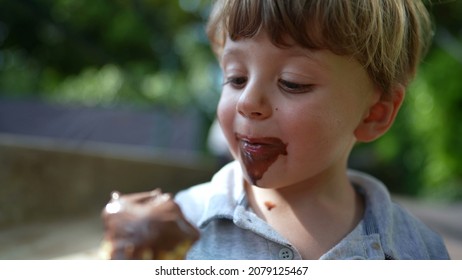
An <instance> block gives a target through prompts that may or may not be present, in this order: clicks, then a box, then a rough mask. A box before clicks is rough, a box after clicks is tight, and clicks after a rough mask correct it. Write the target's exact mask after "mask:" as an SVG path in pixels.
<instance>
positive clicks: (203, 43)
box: [0, 0, 462, 199]
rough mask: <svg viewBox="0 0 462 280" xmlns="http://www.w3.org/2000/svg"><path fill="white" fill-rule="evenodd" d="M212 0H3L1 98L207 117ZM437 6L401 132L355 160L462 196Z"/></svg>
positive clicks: (451, 51) (210, 113)
mask: <svg viewBox="0 0 462 280" xmlns="http://www.w3.org/2000/svg"><path fill="white" fill-rule="evenodd" d="M209 2H210V1H207V0H172V1H165V0H97V1H94V0H0V7H1V8H0V96H8V97H17V98H36V99H40V100H46V101H48V102H61V103H78V104H84V105H88V106H114V105H117V104H131V105H133V106H151V105H159V104H160V105H164V106H169V107H177V108H182V106H191V105H192V106H195V107H197V108H199V109H200V110H201V111H202V112H203V115H204V118H205V119H207V120H208V121H211V120H212V119H213V118H214V116H215V106H216V104H217V102H218V98H219V93H218V92H219V87H220V82H221V78H220V70H219V68H218V66H217V64H216V61H215V59H214V57H213V54H212V52H211V51H210V48H209V45H208V42H207V38H206V35H205V32H204V23H205V21H206V18H207V16H208V13H209V9H210V6H209V4H210V3H209ZM428 2H429V1H426V3H428ZM430 2H432V4H428V6H429V8H430V10H431V12H432V14H433V15H434V22H435V27H436V36H435V43H434V45H433V47H432V49H431V50H430V52H429V54H428V56H427V58H426V59H425V61H424V63H423V65H422V67H421V69H420V72H419V73H418V76H417V77H416V79H415V81H414V82H413V83H412V85H411V86H410V88H409V91H408V93H407V97H406V101H405V104H404V105H403V108H402V110H401V112H400V114H399V115H398V119H397V120H396V123H395V125H394V126H393V127H392V129H391V130H390V131H389V133H387V134H386V135H385V136H384V137H383V138H381V139H379V140H377V141H376V142H374V143H370V144H367V145H359V146H358V147H357V148H356V149H355V150H354V153H353V162H352V164H353V166H358V167H361V168H362V169H365V170H366V171H369V172H371V173H373V174H375V175H377V176H379V177H380V178H381V179H382V178H383V179H384V181H385V182H386V183H387V185H388V186H390V188H391V189H392V190H393V191H395V192H401V193H405V194H410V195H421V196H425V197H433V198H444V199H461V198H462V140H461V136H462V125H461V123H460V120H461V119H462V22H461V17H460V15H461V14H462V3H461V2H462V1H452V0H432V1H430Z"/></svg>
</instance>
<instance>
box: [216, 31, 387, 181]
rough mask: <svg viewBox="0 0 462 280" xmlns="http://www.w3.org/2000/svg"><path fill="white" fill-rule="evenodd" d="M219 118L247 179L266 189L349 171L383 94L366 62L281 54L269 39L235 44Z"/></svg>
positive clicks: (229, 52) (296, 51)
mask: <svg viewBox="0 0 462 280" xmlns="http://www.w3.org/2000/svg"><path fill="white" fill-rule="evenodd" d="M220 63H221V67H222V69H223V75H224V85H223V90H222V96H221V99H220V102H219V105H218V118H219V121H220V123H221V126H222V129H223V131H224V134H225V136H226V138H227V140H228V143H229V145H230V150H231V152H232V154H233V156H234V157H235V158H236V159H237V160H238V161H239V162H240V163H241V166H242V168H243V171H244V174H245V176H246V179H247V180H248V181H249V182H251V183H253V184H255V185H258V186H261V187H265V188H281V187H285V186H290V185H296V184H303V183H307V182H318V181H319V180H323V179H325V180H329V178H330V179H333V178H332V176H337V175H339V174H342V173H343V174H344V173H345V168H346V161H347V158H348V155H349V153H350V151H351V149H352V147H353V145H354V143H355V141H356V139H355V134H354V132H355V130H356V128H357V126H358V125H359V124H360V123H361V122H362V121H363V119H364V118H365V117H366V116H367V115H368V112H369V107H370V105H371V104H372V103H373V102H374V100H376V98H377V96H378V93H377V91H376V90H375V87H374V85H373V84H372V82H371V80H370V79H369V77H368V75H367V73H366V72H365V70H364V69H363V68H362V67H361V66H360V64H359V63H358V62H357V61H355V60H353V59H351V58H349V57H343V56H338V55H335V54H333V53H332V52H330V51H311V50H308V49H305V48H301V47H298V46H294V47H290V48H278V47H276V46H275V45H273V44H272V43H271V42H270V41H269V39H268V38H267V36H266V35H265V34H264V33H260V34H259V35H258V36H255V37H254V38H251V39H241V40H238V41H234V42H233V41H231V40H230V39H228V40H227V42H226V44H225V46H224V51H223V55H222V57H221V58H220Z"/></svg>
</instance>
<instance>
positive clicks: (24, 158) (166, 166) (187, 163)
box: [0, 134, 217, 228]
mask: <svg viewBox="0 0 462 280" xmlns="http://www.w3.org/2000/svg"><path fill="white" fill-rule="evenodd" d="M216 168H217V167H216V164H215V161H214V160H213V159H211V158H207V157H204V156H203V155H199V154H194V153H191V152H181V151H168V150H155V149H154V148H152V149H151V148H139V147H134V146H126V145H113V144H101V143H89V142H70V141H66V142H65V141H62V140H60V141H59V140H54V139H49V138H34V137H29V136H18V135H9V134H0V228H1V227H5V226H10V225H13V224H18V223H24V222H28V221H37V220H41V219H48V218H54V217H59V216H66V215H74V214H80V213H84V212H89V211H100V210H101V209H102V207H104V205H105V203H106V202H107V201H108V200H109V195H110V192H111V191H113V190H118V191H121V192H136V191H147V190H152V189H154V188H157V187H159V188H162V189H163V190H164V192H172V193H175V192H177V191H178V190H180V189H182V188H185V187H188V186H190V185H193V184H196V183H200V182H204V181H207V180H209V179H210V177H211V176H212V174H213V173H214V172H215V171H216Z"/></svg>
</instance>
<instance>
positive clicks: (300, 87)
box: [279, 79, 313, 93]
mask: <svg viewBox="0 0 462 280" xmlns="http://www.w3.org/2000/svg"><path fill="white" fill-rule="evenodd" d="M279 85H280V87H281V88H282V89H283V90H284V91H286V92H288V93H305V92H309V91H311V90H312V89H313V85H312V84H299V83H294V82H289V81H286V80H282V79H281V80H279Z"/></svg>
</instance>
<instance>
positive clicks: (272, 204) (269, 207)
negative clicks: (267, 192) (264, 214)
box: [265, 201, 276, 211]
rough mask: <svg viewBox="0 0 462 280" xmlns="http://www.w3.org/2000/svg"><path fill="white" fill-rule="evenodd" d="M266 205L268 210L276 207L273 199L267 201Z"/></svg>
mask: <svg viewBox="0 0 462 280" xmlns="http://www.w3.org/2000/svg"><path fill="white" fill-rule="evenodd" d="M265 206H266V209H267V210H268V211H271V209H273V208H274V207H276V204H274V203H272V202H271V201H265Z"/></svg>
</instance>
